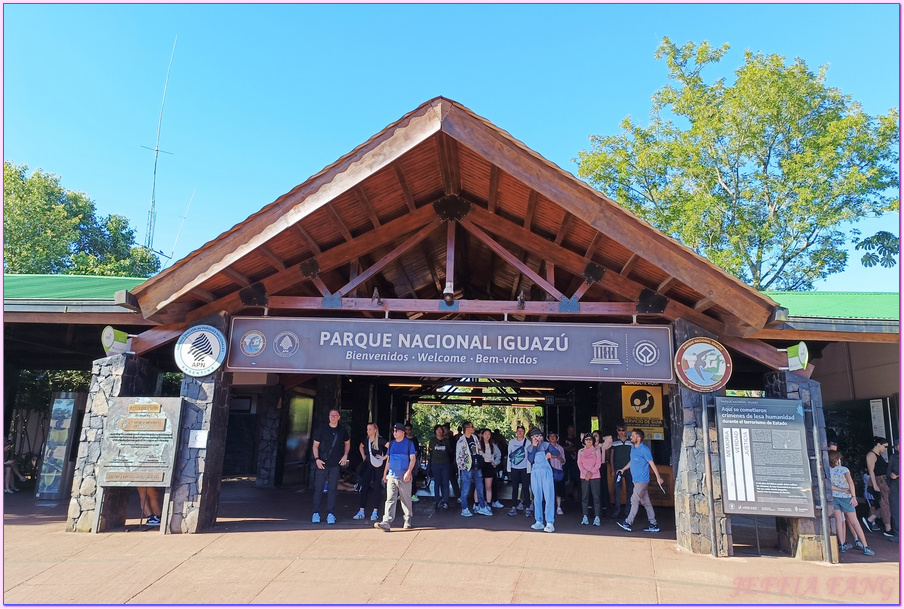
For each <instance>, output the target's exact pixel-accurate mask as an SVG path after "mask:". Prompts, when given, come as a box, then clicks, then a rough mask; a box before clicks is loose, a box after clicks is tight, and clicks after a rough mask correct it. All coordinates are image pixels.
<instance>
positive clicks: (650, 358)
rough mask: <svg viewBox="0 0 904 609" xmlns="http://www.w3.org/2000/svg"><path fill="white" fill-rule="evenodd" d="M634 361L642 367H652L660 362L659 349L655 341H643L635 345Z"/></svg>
mask: <svg viewBox="0 0 904 609" xmlns="http://www.w3.org/2000/svg"><path fill="white" fill-rule="evenodd" d="M634 359H635V360H637V363H638V364H640V365H641V366H652V365H653V364H655V363H656V362H658V361H659V347H657V346H656V344H655V343H654V342H653V341H649V340H642V341H640V342H638V343H636V344H635V345H634Z"/></svg>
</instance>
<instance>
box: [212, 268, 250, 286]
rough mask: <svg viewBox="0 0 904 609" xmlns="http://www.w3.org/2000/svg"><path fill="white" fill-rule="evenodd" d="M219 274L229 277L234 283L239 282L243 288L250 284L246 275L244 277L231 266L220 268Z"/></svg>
mask: <svg viewBox="0 0 904 609" xmlns="http://www.w3.org/2000/svg"><path fill="white" fill-rule="evenodd" d="M220 274H221V275H225V276H226V277H229V279H231V280H232V281H233V282H234V283H237V284H239V285H240V286H242V287H243V288H247V287H248V286H249V285H251V280H250V279H248V277H246V276H245V275H243V274H242V273H239V272H238V271H237V270H235V269H234V268H232V267H231V266H227V267H226V268H224V269H221V270H220Z"/></svg>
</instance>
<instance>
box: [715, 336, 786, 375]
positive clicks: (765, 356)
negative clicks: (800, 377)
mask: <svg viewBox="0 0 904 609" xmlns="http://www.w3.org/2000/svg"><path fill="white" fill-rule="evenodd" d="M719 342H721V343H722V344H723V345H725V346H726V347H728V348H729V349H732V350H734V351H737V352H738V353H742V354H743V355H746V356H747V357H749V358H750V359H752V360H754V361H756V362H759V363H761V364H763V365H765V366H767V367H769V368H772V369H773V370H778V369H780V368H786V367H787V366H788V354H787V353H785V352H784V351H779V350H778V349H776V348H775V347H773V346H772V345H770V344H767V343H764V342H763V341H760V340H756V339H750V338H735V337H733V336H720V337H719Z"/></svg>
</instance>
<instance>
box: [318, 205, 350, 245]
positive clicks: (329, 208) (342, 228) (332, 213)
mask: <svg viewBox="0 0 904 609" xmlns="http://www.w3.org/2000/svg"><path fill="white" fill-rule="evenodd" d="M323 208H324V209H325V210H326V213H327V215H328V216H329V217H330V220H332V221H333V224H334V225H335V226H336V228H337V229H338V230H339V233H340V234H341V235H342V236H343V237H344V238H345V240H346V241H353V240H354V237H352V234H351V233H350V232H349V230H348V227H347V226H346V225H345V222H343V221H342V218H340V217H339V214H338V213H336V210H335V209H333V205H332V203H331V204H329V205H324V206H323Z"/></svg>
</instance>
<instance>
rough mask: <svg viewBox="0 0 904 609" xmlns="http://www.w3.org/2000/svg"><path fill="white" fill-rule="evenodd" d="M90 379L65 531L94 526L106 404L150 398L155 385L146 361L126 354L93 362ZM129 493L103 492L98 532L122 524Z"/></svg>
mask: <svg viewBox="0 0 904 609" xmlns="http://www.w3.org/2000/svg"><path fill="white" fill-rule="evenodd" d="M91 375H92V376H91V387H90V389H89V390H88V403H87V405H86V406H85V419H84V422H83V423H82V430H81V432H80V433H79V446H78V457H77V458H76V462H75V472H74V473H73V478H72V496H71V499H70V500H69V514H68V515H67V518H66V530H67V531H80V532H89V531H90V530H91V526H92V524H93V523H94V511H95V509H96V503H97V477H96V466H97V462H98V459H99V458H100V446H101V442H102V440H103V437H104V427H105V424H106V420H107V413H108V411H109V408H110V404H111V403H112V402H113V400H115V399H116V398H118V397H140V396H150V395H153V392H154V387H155V384H156V381H157V370H156V369H155V368H154V367H153V366H152V365H151V364H150V363H149V362H148V361H147V360H145V359H142V358H140V357H136V356H135V355H127V354H121V355H113V356H110V357H105V358H103V359H99V360H96V361H95V362H94V364H93V367H92V369H91ZM130 492H131V489H130V488H123V487H107V488H106V489H105V491H104V504H103V507H102V513H101V520H100V530H104V529H107V528H111V527H117V526H122V525H124V524H125V520H126V508H127V506H128V499H129V493H130Z"/></svg>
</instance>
